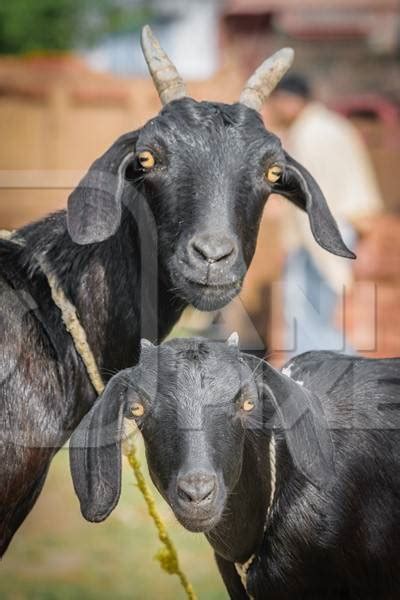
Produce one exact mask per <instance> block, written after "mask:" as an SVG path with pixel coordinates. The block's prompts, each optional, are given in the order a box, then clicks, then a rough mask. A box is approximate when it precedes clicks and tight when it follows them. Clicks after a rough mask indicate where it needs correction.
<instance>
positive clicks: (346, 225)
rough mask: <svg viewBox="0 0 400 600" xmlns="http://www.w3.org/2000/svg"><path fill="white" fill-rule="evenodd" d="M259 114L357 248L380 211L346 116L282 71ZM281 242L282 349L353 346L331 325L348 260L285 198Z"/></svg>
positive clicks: (347, 281) (363, 153)
mask: <svg viewBox="0 0 400 600" xmlns="http://www.w3.org/2000/svg"><path fill="white" fill-rule="evenodd" d="M264 117H265V118H266V121H267V123H268V127H269V128H270V129H271V130H272V131H275V132H276V133H277V134H278V135H279V136H280V137H281V139H282V143H283V146H284V148H285V149H287V151H288V152H289V153H290V154H291V155H292V156H293V157H294V158H295V159H296V160H298V161H299V162H301V163H302V164H303V165H304V166H305V167H306V168H307V169H308V170H309V171H310V172H311V174H312V175H313V176H314V177H315V179H316V181H317V182H318V184H319V185H320V187H321V189H322V192H323V193H324V195H325V198H326V200H327V202H328V204H329V206H330V209H331V211H332V213H333V215H334V217H335V218H336V220H337V222H338V225H339V227H340V230H341V232H342V235H343V237H344V240H345V243H346V244H347V245H348V247H350V248H352V249H353V250H354V249H355V246H356V243H357V239H358V236H359V234H360V228H361V224H362V222H363V220H364V218H365V217H367V216H371V215H373V214H375V213H378V212H379V211H380V210H381V209H382V199H381V195H380V191H379V189H378V185H377V181H376V178H375V173H374V170H373V167H372V164H371V162H370V159H369V157H368V154H367V150H366V148H365V146H364V144H363V142H362V140H361V138H360V136H359V135H358V132H357V130H356V129H355V128H354V127H353V125H352V124H351V123H350V122H349V121H348V120H347V119H345V118H344V117H342V116H340V115H338V114H337V113H335V112H333V111H331V110H329V109H328V108H327V107H326V106H324V105H323V104H322V103H320V102H318V101H316V100H315V99H314V97H313V93H312V90H311V87H310V84H309V82H308V81H307V79H306V78H305V77H303V76H302V75H299V74H293V75H288V76H286V77H285V78H284V79H283V80H282V81H281V83H280V84H279V85H278V86H277V88H276V90H275V91H274V93H273V94H272V95H271V97H270V99H269V102H268V105H267V107H266V110H265V114H264ZM282 231H283V241H284V246H285V250H286V251H287V259H286V263H285V268H284V274H283V304H284V308H283V310H284V320H285V329H286V331H285V349H286V350H287V351H289V353H293V354H295V353H296V354H297V353H299V352H305V351H307V350H311V349H312V350H324V349H330V350H338V351H347V352H352V351H353V349H352V348H351V346H350V345H349V344H348V343H347V341H346V339H345V332H344V331H343V330H342V329H341V328H340V327H339V326H337V324H335V313H336V309H337V308H338V306H339V303H340V302H341V299H342V298H343V294H344V291H345V289H346V288H348V287H349V286H351V283H352V279H353V274H352V270H353V266H354V265H353V263H352V261H349V260H344V259H342V258H339V257H335V256H333V255H331V254H328V253H327V252H324V251H323V250H322V249H321V248H320V247H319V246H318V245H317V244H316V243H315V240H314V239H313V237H312V235H311V234H310V229H309V225H308V219H307V216H306V215H305V214H303V213H301V212H300V211H297V210H296V209H294V210H293V209H292V207H290V206H289V203H286V205H285V209H284V219H283V227H282Z"/></svg>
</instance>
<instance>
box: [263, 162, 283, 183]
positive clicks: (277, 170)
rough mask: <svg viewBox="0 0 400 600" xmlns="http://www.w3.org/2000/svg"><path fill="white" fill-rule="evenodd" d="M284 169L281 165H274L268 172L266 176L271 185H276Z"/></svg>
mask: <svg viewBox="0 0 400 600" xmlns="http://www.w3.org/2000/svg"><path fill="white" fill-rule="evenodd" d="M282 171H283V169H282V167H280V166H279V165H272V167H270V168H269V169H268V171H267V172H266V174H265V176H266V178H267V179H268V181H269V182H270V183H276V182H277V181H278V179H279V178H280V176H281V175H282Z"/></svg>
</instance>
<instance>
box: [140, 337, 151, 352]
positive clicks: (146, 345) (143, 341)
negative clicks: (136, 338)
mask: <svg viewBox="0 0 400 600" xmlns="http://www.w3.org/2000/svg"><path fill="white" fill-rule="evenodd" d="M140 348H141V349H142V350H145V348H154V344H153V343H152V342H150V340H146V338H142V339H141V340H140Z"/></svg>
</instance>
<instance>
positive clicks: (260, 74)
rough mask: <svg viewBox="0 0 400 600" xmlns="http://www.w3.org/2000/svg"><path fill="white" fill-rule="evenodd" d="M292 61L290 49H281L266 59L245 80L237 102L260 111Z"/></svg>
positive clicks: (291, 50) (292, 53) (292, 55)
mask: <svg viewBox="0 0 400 600" xmlns="http://www.w3.org/2000/svg"><path fill="white" fill-rule="evenodd" d="M293 59H294V50H293V49H292V48H282V50H279V51H278V52H275V54H273V55H272V56H270V58H267V60H265V61H264V62H263V63H262V65H260V66H259V67H258V69H256V71H255V72H254V73H253V75H252V76H251V77H250V79H248V80H247V83H246V85H245V86H244V88H243V92H242V93H241V95H240V100H239V102H240V103H241V104H244V105H245V106H248V107H249V108H253V109H254V110H258V111H260V110H261V108H262V105H263V104H264V102H265V100H266V99H267V98H268V96H269V95H270V93H271V92H272V90H273V89H274V88H275V87H276V85H277V84H278V83H279V81H280V80H281V79H282V77H283V76H284V74H285V73H286V71H287V70H288V69H289V68H290V67H291V65H292V62H293Z"/></svg>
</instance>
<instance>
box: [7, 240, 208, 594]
mask: <svg viewBox="0 0 400 600" xmlns="http://www.w3.org/2000/svg"><path fill="white" fill-rule="evenodd" d="M11 237H12V232H8V231H5V230H0V238H4V239H11ZM15 241H16V242H17V243H19V241H18V240H15ZM39 262H40V267H41V269H42V271H43V273H44V274H45V275H46V277H47V280H48V282H49V286H50V290H51V296H52V298H53V301H54V304H55V305H56V306H57V307H58V308H59V309H60V311H61V316H62V320H63V322H64V325H65V328H66V329H67V331H68V332H69V334H70V335H71V337H72V340H73V342H74V345H75V348H76V351H77V352H78V354H79V355H80V357H81V358H82V361H83V363H84V365H85V368H86V371H87V373H88V376H89V379H90V381H91V383H92V385H93V387H94V389H95V390H96V392H97V394H98V395H100V394H101V393H102V392H103V390H104V382H103V378H102V376H101V374H100V372H99V370H98V368H97V363H96V359H95V357H94V355H93V352H92V350H91V348H90V346H89V342H88V341H87V337H86V332H85V330H84V328H83V327H82V325H81V323H80V321H79V317H78V315H77V312H76V308H75V306H74V305H73V304H72V303H71V302H70V301H69V300H68V298H67V297H66V296H65V294H64V291H63V290H62V288H61V286H60V285H59V282H58V281H57V278H56V277H55V276H54V275H53V274H52V273H51V270H50V268H49V266H48V265H47V263H46V261H45V259H44V257H41V258H40V259H39ZM127 459H128V462H129V464H130V466H131V467H132V470H133V473H134V475H135V479H136V484H137V487H138V488H139V490H140V492H141V494H142V496H143V498H144V501H145V502H146V504H147V510H148V512H149V515H150V517H151V518H152V519H153V522H154V525H155V527H156V529H157V532H158V537H159V539H160V541H161V542H162V544H163V547H162V548H160V550H159V551H158V552H157V554H156V556H155V558H156V560H158V562H159V563H160V566H161V568H162V569H163V570H164V571H166V573H169V574H170V575H177V576H178V577H179V580H180V582H181V584H182V587H183V589H184V590H185V592H186V596H187V597H188V598H189V600H196V594H195V592H194V590H193V587H192V585H191V584H190V582H189V581H188V579H187V577H186V575H185V574H184V572H183V571H182V569H181V568H180V566H179V560H178V554H177V551H176V548H175V546H174V544H173V542H172V540H171V538H170V537H169V535H168V532H167V529H166V527H165V524H164V522H163V520H162V518H161V517H160V514H159V512H158V510H157V507H156V502H155V500H154V496H153V494H152V493H151V490H150V488H149V486H148V485H147V482H146V480H145V478H144V475H143V472H142V468H141V465H140V462H139V460H138V457H137V453H136V447H135V444H134V443H133V441H132V440H131V439H130V440H129V443H128V449H127Z"/></svg>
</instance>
